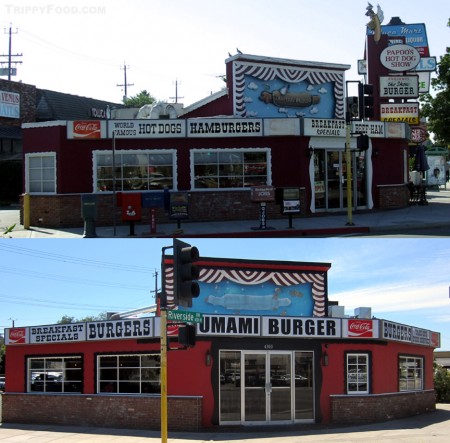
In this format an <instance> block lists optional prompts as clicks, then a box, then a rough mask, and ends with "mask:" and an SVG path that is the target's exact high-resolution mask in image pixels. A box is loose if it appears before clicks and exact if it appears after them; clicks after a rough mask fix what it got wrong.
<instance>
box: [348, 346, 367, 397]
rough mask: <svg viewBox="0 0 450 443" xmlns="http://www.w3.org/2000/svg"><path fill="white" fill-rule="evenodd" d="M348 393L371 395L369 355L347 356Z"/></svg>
mask: <svg viewBox="0 0 450 443" xmlns="http://www.w3.org/2000/svg"><path fill="white" fill-rule="evenodd" d="M347 393H348V394H368V393H369V356H368V354H347Z"/></svg>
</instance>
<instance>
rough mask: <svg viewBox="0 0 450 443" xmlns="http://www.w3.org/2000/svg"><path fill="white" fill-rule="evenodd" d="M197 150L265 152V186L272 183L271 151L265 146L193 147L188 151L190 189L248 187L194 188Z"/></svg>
mask: <svg viewBox="0 0 450 443" xmlns="http://www.w3.org/2000/svg"><path fill="white" fill-rule="evenodd" d="M199 152H202V153H204V152H214V153H224V152H231V153H233V152H235V153H246V152H264V153H265V154H266V162H267V170H266V177H267V186H271V185H272V153H271V149H270V148H267V147H263V148H194V149H191V151H190V163H191V190H193V191H206V192H208V191H213V192H217V191H230V190H233V191H236V190H241V191H242V190H243V189H244V190H245V189H250V188H249V187H237V188H196V187H195V163H194V158H195V154H196V153H199Z"/></svg>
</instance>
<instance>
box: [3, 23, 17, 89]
mask: <svg viewBox="0 0 450 443" xmlns="http://www.w3.org/2000/svg"><path fill="white" fill-rule="evenodd" d="M4 31H5V32H4V33H5V34H6V32H7V30H6V29H5V30H4ZM17 32H18V30H17V28H16V32H12V28H11V25H10V26H9V31H8V34H9V45H8V54H1V55H0V57H8V81H11V74H12V64H13V63H15V64H17V63H22V62H21V61H15V60H14V61H13V60H12V57H22V54H12V34H17ZM2 63H3V62H2Z"/></svg>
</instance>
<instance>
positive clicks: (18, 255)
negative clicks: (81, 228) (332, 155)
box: [0, 238, 450, 350]
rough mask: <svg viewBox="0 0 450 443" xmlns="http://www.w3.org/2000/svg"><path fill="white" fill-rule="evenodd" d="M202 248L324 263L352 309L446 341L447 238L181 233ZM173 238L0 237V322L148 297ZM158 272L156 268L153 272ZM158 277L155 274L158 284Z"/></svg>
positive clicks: (32, 321) (332, 292)
mask: <svg viewBox="0 0 450 443" xmlns="http://www.w3.org/2000/svg"><path fill="white" fill-rule="evenodd" d="M185 241H187V242H188V243H191V244H192V245H195V246H197V247H198V249H199V251H200V254H201V255H202V256H204V257H225V258H242V259H257V260H282V261H302V262H325V263H331V265H332V266H331V269H330V271H329V272H328V288H329V299H330V300H336V301H339V304H340V305H341V306H345V308H346V314H350V315H352V314H353V312H354V309H355V308H357V307H371V308H372V314H373V315H374V316H376V317H378V318H384V319H388V320H392V321H394V322H398V323H404V324H408V325H412V326H417V327H421V328H425V329H430V330H433V331H437V332H440V333H441V344H442V346H441V350H450V309H449V308H450V299H449V286H450V278H449V275H450V273H449V269H450V266H449V263H450V240H447V239H443V238H415V239H414V238H401V239H394V238H385V239H382V238H381V239H363V238H345V239H342V238H340V239H339V238H336V239H332V238H331V239H185ZM171 245H172V240H170V239H83V240H73V239H67V240H62V239H61V240H54V239H50V240H46V239H41V240H38V239H36V240H29V239H24V240H20V239H4V240H3V241H0V259H1V267H0V279H1V282H2V285H1V288H0V331H2V329H3V328H4V327H10V326H11V324H12V321H13V320H14V323H15V325H16V326H31V325H43V324H52V323H56V322H57V321H58V320H59V319H60V318H61V317H62V316H63V315H70V316H74V317H76V318H82V317H85V316H88V315H97V314H99V313H100V312H102V311H110V310H112V311H116V310H119V311H120V310H128V309H133V308H139V307H142V306H148V305H151V304H153V303H154V292H151V291H154V289H155V277H154V276H155V272H158V274H160V266H161V265H160V263H161V249H162V247H163V246H171ZM158 280H159V278H158ZM159 286H160V283H159V282H158V287H159Z"/></svg>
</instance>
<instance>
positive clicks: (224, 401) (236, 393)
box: [220, 351, 241, 422]
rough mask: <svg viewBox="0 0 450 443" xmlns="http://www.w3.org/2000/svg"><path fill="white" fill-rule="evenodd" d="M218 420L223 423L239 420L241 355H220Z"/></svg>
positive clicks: (229, 352)
mask: <svg viewBox="0 0 450 443" xmlns="http://www.w3.org/2000/svg"><path fill="white" fill-rule="evenodd" d="M220 418H221V420H222V421H224V422H230V421H231V422H239V421H240V420H241V353H240V352H239V351H222V352H221V353H220Z"/></svg>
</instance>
